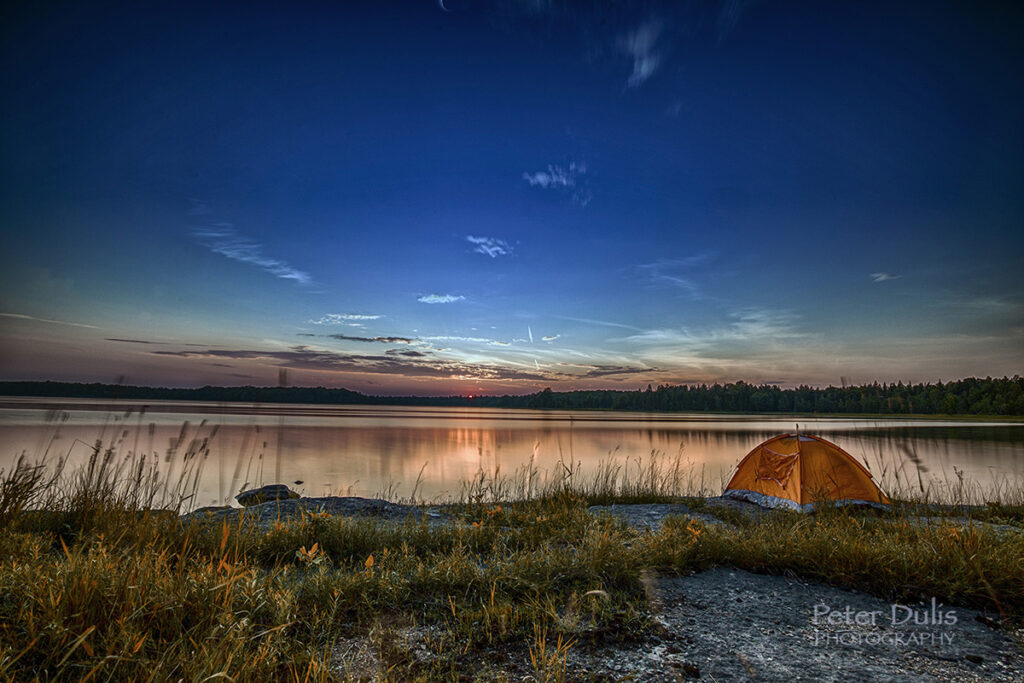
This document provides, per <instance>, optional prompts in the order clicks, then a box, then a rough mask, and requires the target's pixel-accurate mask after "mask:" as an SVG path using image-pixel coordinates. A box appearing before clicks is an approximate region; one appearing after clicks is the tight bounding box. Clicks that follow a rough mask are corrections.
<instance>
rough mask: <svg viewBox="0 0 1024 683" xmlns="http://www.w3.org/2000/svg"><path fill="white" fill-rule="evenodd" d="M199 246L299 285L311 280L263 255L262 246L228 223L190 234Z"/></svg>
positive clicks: (305, 274) (296, 270) (287, 265)
mask: <svg viewBox="0 0 1024 683" xmlns="http://www.w3.org/2000/svg"><path fill="white" fill-rule="evenodd" d="M192 234H193V235H194V236H195V237H196V239H198V240H199V242H200V243H201V244H203V245H204V246H206V247H207V248H209V249H210V250H211V251H212V252H213V253H215V254H220V255H221V256H226V257H227V258H229V259H231V260H233V261H239V262H241V263H248V264H251V265H254V266H257V267H259V268H262V269H263V270H265V271H267V272H268V273H270V274H272V275H274V276H276V277H279V278H283V279H285V280H294V281H295V282H298V283H299V284H303V285H308V284H310V283H311V282H312V281H313V278H311V277H310V276H309V274H308V273H304V272H303V271H301V270H298V269H297V268H293V267H292V266H290V265H289V264H288V263H286V262H284V261H282V260H280V259H275V258H270V257H269V256H265V255H264V254H263V246H262V245H261V244H259V243H257V242H254V241H252V240H251V239H249V238H248V237H245V236H244V235H241V234H240V233H239V232H238V231H237V230H235V229H234V227H232V225H231V224H230V223H216V224H213V225H211V226H208V227H204V228H198V229H196V230H194V231H193V233H192Z"/></svg>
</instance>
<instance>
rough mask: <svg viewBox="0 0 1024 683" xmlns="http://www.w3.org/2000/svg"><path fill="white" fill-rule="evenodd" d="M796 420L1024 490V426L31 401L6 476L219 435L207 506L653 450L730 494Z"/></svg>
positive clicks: (7, 452) (941, 483)
mask: <svg viewBox="0 0 1024 683" xmlns="http://www.w3.org/2000/svg"><path fill="white" fill-rule="evenodd" d="M796 423H799V425H800V430H801V431H803V432H806V433H812V434H817V435H820V436H823V437H824V438H826V439H829V440H830V441H833V442H835V443H837V444H838V445H839V446H841V447H843V448H844V449H845V450H847V451H848V452H849V453H851V454H852V455H854V456H855V457H857V458H859V459H861V460H862V461H865V462H866V463H867V464H868V467H869V469H870V470H871V471H872V473H873V474H874V475H875V477H876V480H880V482H881V484H882V485H883V487H885V488H887V490H888V491H889V492H890V493H891V492H893V491H894V490H900V489H903V490H905V491H909V490H911V489H913V490H918V489H919V488H920V487H922V486H923V487H924V488H926V489H929V490H930V491H931V496H932V498H933V499H934V498H942V497H946V496H948V495H949V489H950V487H953V488H956V487H957V486H959V485H960V484H959V482H960V477H961V475H962V478H963V486H964V487H965V490H966V492H967V493H968V494H969V495H971V496H972V497H974V498H976V499H984V498H985V497H991V496H992V494H993V492H998V491H1006V490H1007V489H1008V488H1013V487H1016V488H1017V489H1018V490H1019V489H1020V487H1021V486H1024V423H1012V422H1006V423H1001V422H971V421H937V420H908V419H857V418H817V417H807V416H802V417H800V416H764V415H708V414H676V413H608V412H582V411H581V412H576V411H534V410H502V409H489V408H487V409H475V408H407V407H391V406H320V405H279V404H259V405H252V404H224V403H219V404H213V403H196V402H174V401H165V402H159V401H156V402H155V401H103V402H96V401H92V400H54V399H28V398H25V399H22V398H0V446H2V450H0V468H5V469H6V468H9V467H10V465H11V464H12V463H13V462H14V461H15V459H16V458H17V457H18V455H19V454H21V453H26V454H27V456H28V458H29V459H30V460H38V459H40V458H42V457H44V456H45V457H46V459H47V460H48V461H49V462H55V461H56V460H57V459H59V458H63V457H66V458H67V459H68V462H69V465H70V466H72V467H73V466H74V465H76V464H79V463H84V462H86V461H87V459H88V457H89V454H90V452H91V450H92V448H91V447H92V445H93V444H94V443H95V442H96V441H97V439H100V440H102V441H103V445H104V448H106V447H108V446H113V447H114V451H115V458H116V459H118V460H123V459H128V458H131V457H132V455H133V454H148V457H149V458H150V460H152V459H153V458H154V456H155V457H156V458H157V459H158V461H159V462H160V467H161V469H162V472H163V474H164V475H165V476H171V477H172V478H173V477H176V476H177V472H178V471H179V470H180V467H181V462H180V461H181V457H182V454H183V453H185V452H186V451H187V450H188V448H189V447H190V446H193V447H201V446H202V445H203V442H204V440H205V444H206V447H207V448H206V450H205V451H203V453H204V454H205V455H203V456H200V457H199V458H198V459H197V460H200V461H201V464H202V476H201V478H200V485H199V489H198V496H197V499H196V501H195V504H196V505H211V504H223V503H227V502H230V500H231V499H232V497H233V496H234V494H235V493H237V492H238V491H239V490H240V489H241V488H242V487H244V486H247V485H248V486H252V485H256V484H260V483H274V482H284V483H289V484H290V485H291V486H292V488H294V489H296V490H298V491H300V492H302V493H304V494H305V495H326V494H335V495H360V496H375V495H381V494H382V493H384V492H390V495H391V496H392V497H395V496H398V497H408V496H409V495H410V494H412V492H413V488H414V486H415V485H416V482H417V480H418V481H419V485H418V489H417V490H416V495H417V498H418V499H427V500H430V499H439V498H444V497H446V496H457V495H458V494H459V492H460V490H461V486H462V484H463V482H466V481H468V480H471V479H473V478H474V477H475V476H476V475H477V474H478V473H479V472H481V471H484V472H487V473H492V474H493V473H494V472H495V471H496V470H497V471H499V472H500V474H502V475H509V476H512V475H515V474H516V472H517V470H521V469H522V468H524V467H526V466H529V465H531V464H532V466H533V467H534V468H536V471H537V478H539V479H541V480H543V479H544V478H549V477H552V476H557V475H559V474H560V473H561V472H562V471H563V470H562V466H561V465H560V464H559V463H560V461H561V462H565V463H568V462H572V463H576V467H578V469H579V474H578V476H580V477H582V478H583V479H584V480H587V479H588V478H589V477H592V476H593V474H594V473H595V472H596V471H597V470H598V468H599V467H600V466H601V465H602V463H609V462H613V463H616V464H619V465H621V466H622V467H623V468H626V469H628V470H629V471H631V472H636V471H637V468H638V467H640V466H646V464H647V463H648V462H650V460H651V458H652V457H655V458H659V459H660V460H661V461H662V462H663V463H664V464H665V465H666V466H667V465H674V463H675V461H676V460H677V459H678V460H679V461H680V462H681V463H682V465H683V468H684V469H683V476H684V479H685V480H686V482H687V484H688V485H689V486H690V487H691V488H693V489H698V488H703V489H704V490H707V491H711V492H714V493H719V492H721V489H722V487H723V485H724V482H725V481H727V480H728V477H729V475H730V472H731V470H732V469H733V467H734V466H735V465H736V463H737V462H738V461H739V460H740V459H741V458H742V457H743V456H744V455H746V454H747V452H748V451H750V450H751V449H752V448H753V447H754V446H756V445H757V444H758V443H760V442H761V441H763V440H765V439H767V438H768V437H770V436H774V435H776V434H779V433H783V432H791V431H793V430H794V429H795V428H796ZM958 473H959V474H958ZM294 482H302V483H301V484H296V483H294Z"/></svg>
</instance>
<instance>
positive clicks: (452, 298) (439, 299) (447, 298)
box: [417, 294, 466, 304]
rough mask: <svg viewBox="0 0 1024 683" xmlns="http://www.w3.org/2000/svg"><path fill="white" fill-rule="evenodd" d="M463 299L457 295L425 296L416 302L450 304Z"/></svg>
mask: <svg viewBox="0 0 1024 683" xmlns="http://www.w3.org/2000/svg"><path fill="white" fill-rule="evenodd" d="M465 298H466V297H464V296H461V295H457V294H427V295H426V296H421V297H420V298H419V299H417V301H419V302H420V303H422V304H450V303H454V302H456V301H462V300H463V299H465Z"/></svg>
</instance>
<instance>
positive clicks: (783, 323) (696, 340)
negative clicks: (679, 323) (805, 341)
mask: <svg viewBox="0 0 1024 683" xmlns="http://www.w3.org/2000/svg"><path fill="white" fill-rule="evenodd" d="M729 317H730V318H731V319H732V322H730V323H728V324H726V325H724V326H720V327H714V328H709V329H702V330H689V329H685V328H666V329H652V330H643V331H641V332H640V333H639V334H634V335H630V336H628V337H624V338H622V339H616V340H612V341H625V342H629V343H633V344H640V345H647V346H663V347H666V348H686V349H689V350H695V349H705V348H708V347H713V346H715V345H721V344H723V343H740V344H742V343H756V344H758V345H761V346H765V345H771V344H777V343H780V340H793V339H799V338H807V337H809V336H810V335H808V334H807V333H806V332H803V331H802V330H800V329H799V328H798V327H797V318H796V316H794V315H792V314H791V313H788V312H786V311H774V310H768V309H761V308H749V309H742V310H738V311H734V312H732V313H731V314H730V315H729Z"/></svg>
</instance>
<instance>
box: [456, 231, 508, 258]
mask: <svg viewBox="0 0 1024 683" xmlns="http://www.w3.org/2000/svg"><path fill="white" fill-rule="evenodd" d="M466 241H467V242H469V243H470V244H473V245H475V247H474V249H473V251H474V252H476V253H478V254H486V255H487V256H490V257H491V258H497V257H499V256H509V255H511V254H512V245H510V244H509V243H508V242H506V241H505V240H500V239H498V238H497V237H475V236H473V235H466Z"/></svg>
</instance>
